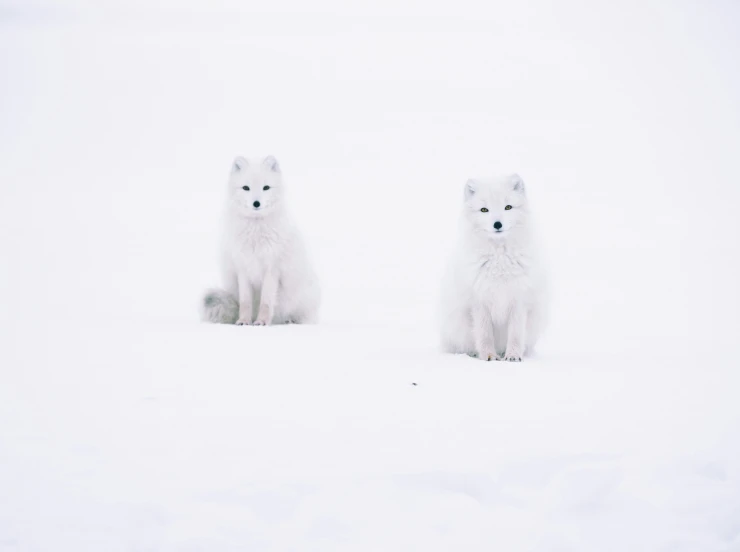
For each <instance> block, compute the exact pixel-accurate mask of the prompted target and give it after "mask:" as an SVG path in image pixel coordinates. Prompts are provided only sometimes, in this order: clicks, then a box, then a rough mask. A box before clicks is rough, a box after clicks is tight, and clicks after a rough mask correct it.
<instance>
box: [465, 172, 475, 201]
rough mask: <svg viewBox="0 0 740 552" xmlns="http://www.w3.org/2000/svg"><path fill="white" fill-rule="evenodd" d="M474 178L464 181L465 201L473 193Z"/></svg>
mask: <svg viewBox="0 0 740 552" xmlns="http://www.w3.org/2000/svg"><path fill="white" fill-rule="evenodd" d="M475 188H476V185H475V180H473V179H472V178H471V179H470V180H468V181H467V182H466V183H465V200H466V201H467V200H468V199H470V198H471V197H473V196H474V195H475Z"/></svg>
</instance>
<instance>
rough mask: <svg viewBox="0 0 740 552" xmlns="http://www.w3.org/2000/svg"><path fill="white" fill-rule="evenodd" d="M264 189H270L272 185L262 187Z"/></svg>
mask: <svg viewBox="0 0 740 552" xmlns="http://www.w3.org/2000/svg"><path fill="white" fill-rule="evenodd" d="M262 189H263V190H269V189H270V187H269V186H265V187H264V188H262Z"/></svg>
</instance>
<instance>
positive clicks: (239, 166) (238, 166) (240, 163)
mask: <svg viewBox="0 0 740 552" xmlns="http://www.w3.org/2000/svg"><path fill="white" fill-rule="evenodd" d="M247 165H248V163H247V160H246V159H244V158H243V157H242V156H241V155H239V156H238V157H235V158H234V164H233V165H231V172H232V173H237V172H239V171H243V170H244V169H246V168H247Z"/></svg>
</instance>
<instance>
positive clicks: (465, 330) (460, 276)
mask: <svg viewBox="0 0 740 552" xmlns="http://www.w3.org/2000/svg"><path fill="white" fill-rule="evenodd" d="M507 206H510V208H508V209H507ZM542 268H543V267H542V265H541V263H540V260H539V257H538V255H537V253H536V248H535V247H534V243H533V239H532V228H531V224H530V214H529V202H528V201H527V194H526V192H525V187H524V181H523V180H522V179H521V177H519V176H518V175H509V176H503V177H496V178H481V179H473V180H469V181H468V182H467V184H466V185H465V192H464V206H463V215H462V220H461V231H460V240H459V242H458V245H457V247H456V250H455V253H454V255H453V257H452V260H451V262H450V265H449V269H448V271H447V276H446V279H445V283H444V286H443V293H442V309H441V311H442V312H441V315H442V324H441V331H442V345H443V348H444V350H446V351H447V352H451V353H466V354H469V355H471V356H477V357H478V358H480V359H482V360H499V359H500V358H503V360H509V361H520V360H521V359H522V357H523V356H524V354H525V353H528V352H531V351H532V349H533V348H534V345H535V343H536V341H537V338H538V337H539V334H540V331H541V330H542V326H543V322H544V309H545V279H544V274H543V270H542Z"/></svg>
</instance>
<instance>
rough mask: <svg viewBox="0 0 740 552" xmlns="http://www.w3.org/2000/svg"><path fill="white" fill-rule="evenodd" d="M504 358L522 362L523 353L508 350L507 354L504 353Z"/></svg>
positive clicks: (509, 360)
mask: <svg viewBox="0 0 740 552" xmlns="http://www.w3.org/2000/svg"><path fill="white" fill-rule="evenodd" d="M504 360H506V361H508V362H521V361H522V355H521V353H519V352H511V353H510V352H509V351H506V354H505V355H504Z"/></svg>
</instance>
